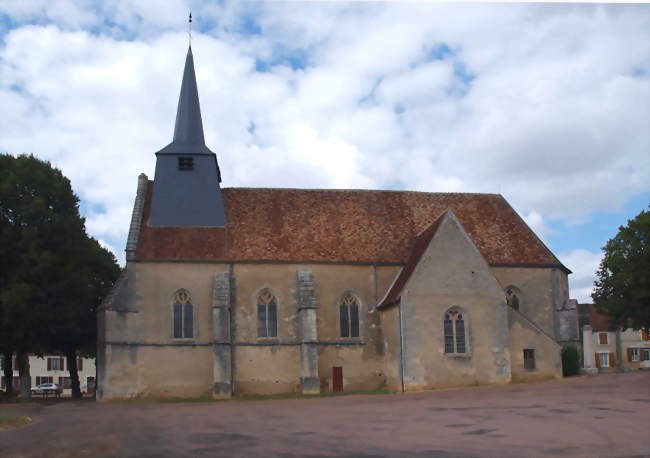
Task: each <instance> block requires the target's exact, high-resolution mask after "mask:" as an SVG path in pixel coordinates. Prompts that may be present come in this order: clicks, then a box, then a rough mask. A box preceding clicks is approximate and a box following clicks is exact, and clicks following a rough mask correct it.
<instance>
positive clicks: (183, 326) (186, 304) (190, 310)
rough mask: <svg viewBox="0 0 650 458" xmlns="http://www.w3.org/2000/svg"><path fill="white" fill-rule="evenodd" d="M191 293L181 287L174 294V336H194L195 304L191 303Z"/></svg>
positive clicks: (177, 337) (181, 337)
mask: <svg viewBox="0 0 650 458" xmlns="http://www.w3.org/2000/svg"><path fill="white" fill-rule="evenodd" d="M191 301H192V299H191V296H190V293H189V292H188V291H187V290H185V289H180V290H178V291H177V292H176V294H174V305H173V314H174V338H175V339H193V338H194V306H193V305H192V303H191Z"/></svg>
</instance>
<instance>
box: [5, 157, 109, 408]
mask: <svg viewBox="0 0 650 458" xmlns="http://www.w3.org/2000/svg"><path fill="white" fill-rule="evenodd" d="M78 203H79V200H78V199H77V197H76V196H75V195H74V193H73V192H72V187H71V186H70V182H69V180H68V179H67V178H65V177H64V176H63V174H62V173H61V171H60V170H58V169H55V168H53V167H52V166H51V165H50V163H49V162H44V161H41V160H39V159H37V158H35V157H34V156H18V157H13V156H10V155H0V247H2V248H0V249H1V250H2V251H1V252H0V255H1V256H0V258H1V260H0V267H1V268H2V269H1V273H0V335H1V336H3V337H2V338H1V339H0V345H1V346H2V350H3V352H4V353H5V354H7V353H9V354H12V353H15V354H16V358H17V363H18V369H19V373H20V377H21V395H22V396H23V398H27V397H29V380H30V378H29V365H28V364H27V361H28V360H27V355H29V354H36V355H42V354H43V353H44V352H45V351H48V352H59V353H63V354H65V355H66V357H68V360H69V364H68V367H69V368H70V370H71V378H72V379H73V380H75V381H76V382H75V383H74V386H73V395H75V396H79V395H80V390H79V382H78V376H77V373H76V352H77V351H79V350H82V349H84V350H85V351H86V353H94V347H93V346H92V342H91V341H93V340H92V339H93V338H94V335H95V332H96V321H95V317H96V314H95V310H96V306H97V304H98V301H99V300H100V299H99V297H98V296H99V295H101V294H105V293H106V291H107V290H108V288H109V287H110V286H108V285H109V284H112V282H113V281H114V280H115V278H116V277H117V274H118V273H119V267H118V266H117V264H116V263H115V259H114V257H113V255H112V254H110V253H109V252H107V251H106V250H104V249H103V248H101V247H100V246H99V244H98V243H97V241H96V240H94V239H92V238H89V237H88V236H87V235H86V231H85V226H84V223H85V222H84V219H83V218H82V217H81V216H80V214H79V206H78ZM93 342H94V341H93ZM70 362H72V364H70ZM75 388H76V389H75Z"/></svg>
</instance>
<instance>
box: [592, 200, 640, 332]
mask: <svg viewBox="0 0 650 458" xmlns="http://www.w3.org/2000/svg"><path fill="white" fill-rule="evenodd" d="M649 240H650V212H649V211H642V212H641V213H639V214H638V215H637V216H636V218H634V219H631V220H629V221H628V223H627V226H621V227H620V228H619V231H618V234H616V237H614V238H613V239H611V240H609V241H608V242H607V244H606V245H605V246H604V247H603V251H604V256H603V260H602V261H601V263H600V267H599V269H598V272H597V274H596V275H597V277H598V279H597V280H596V282H595V290H594V292H593V294H592V295H591V297H592V298H593V300H594V303H595V304H596V308H597V309H598V311H599V312H601V313H604V314H606V315H609V316H611V317H612V318H613V322H614V323H613V324H615V325H616V326H620V327H623V328H627V327H632V328H634V329H640V328H646V329H647V328H649V327H650V247H648V241H649Z"/></svg>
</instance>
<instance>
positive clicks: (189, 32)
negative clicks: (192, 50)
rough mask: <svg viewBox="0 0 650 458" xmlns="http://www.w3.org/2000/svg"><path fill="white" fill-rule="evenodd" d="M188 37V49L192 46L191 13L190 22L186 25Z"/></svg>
mask: <svg viewBox="0 0 650 458" xmlns="http://www.w3.org/2000/svg"><path fill="white" fill-rule="evenodd" d="M188 35H189V37H190V47H191V46H192V12H191V11H190V20H189V23H188Z"/></svg>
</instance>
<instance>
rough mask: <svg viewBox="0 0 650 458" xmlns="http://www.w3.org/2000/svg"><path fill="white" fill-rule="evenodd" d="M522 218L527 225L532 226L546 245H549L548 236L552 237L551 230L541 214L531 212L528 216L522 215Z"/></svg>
mask: <svg viewBox="0 0 650 458" xmlns="http://www.w3.org/2000/svg"><path fill="white" fill-rule="evenodd" d="M522 218H523V219H524V221H526V224H528V226H530V228H531V229H532V230H533V232H535V234H537V236H538V237H539V238H540V239H542V241H544V243H548V236H549V235H550V233H551V230H550V228H549V227H548V225H547V224H546V222H545V221H544V217H543V216H542V215H541V214H540V213H538V212H536V211H535V210H531V211H530V212H528V214H526V215H522Z"/></svg>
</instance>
